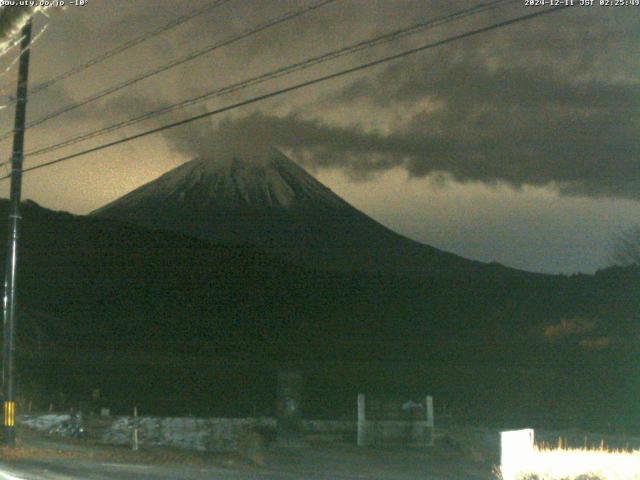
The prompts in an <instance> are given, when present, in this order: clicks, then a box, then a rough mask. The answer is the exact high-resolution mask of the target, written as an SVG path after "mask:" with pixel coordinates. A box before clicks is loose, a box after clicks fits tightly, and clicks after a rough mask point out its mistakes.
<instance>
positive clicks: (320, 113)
mask: <svg viewBox="0 0 640 480" xmlns="http://www.w3.org/2000/svg"><path fill="white" fill-rule="evenodd" d="M573 11H575V14H574V13H565V14H557V16H556V17H554V18H551V19H546V20H545V21H542V20H538V21H536V22H532V23H528V24H525V25H520V26H519V27H518V28H510V29H504V30H498V31H497V32H496V33H495V34H492V35H491V36H489V35H487V36H483V37H482V38H480V37H478V38H476V39H473V40H471V41H465V42H460V43H455V44H452V45H450V46H447V47H444V48H440V49H436V50H434V51H431V52H429V53H428V54H422V55H418V56H415V57H412V58H409V59H407V60H404V61H402V62H398V63H394V64H390V65H389V66H388V67H387V68H385V69H382V70H378V71H377V72H375V74H368V75H365V76H363V77H360V78H359V79H357V80H355V81H352V82H351V83H349V84H347V85H346V86H343V87H342V88H341V89H338V90H334V91H333V92H330V93H325V96H324V98H323V100H321V101H320V102H317V103H315V104H313V105H311V106H308V105H307V106H305V107H304V109H300V110H297V111H298V113H289V114H284V115H282V114H280V115H278V114H275V113H267V112H266V111H263V113H255V112H254V113H250V114H244V116H233V117H227V118H225V119H224V120H222V121H218V120H217V119H212V120H205V121H200V122H197V123H194V124H189V125H186V126H184V127H180V128H178V129H173V130H168V131H166V132H164V134H163V135H164V137H165V138H166V139H167V140H168V141H169V142H170V144H171V145H172V147H173V148H174V149H175V150H176V151H177V152H180V153H181V154H184V155H185V156H187V157H196V156H199V157H202V156H216V155H221V154H229V153H236V154H242V153H243V152H244V153H251V152H254V151H257V150H261V149H263V148H265V147H266V146H267V145H275V146H279V147H282V148H286V149H289V150H290V151H292V152H293V153H294V155H296V157H297V159H298V160H300V161H302V162H304V163H307V164H309V165H312V166H314V167H317V168H323V167H338V168H343V169H345V170H346V171H347V172H349V173H350V174H352V176H354V177H357V178H369V177H370V176H371V175H374V174H375V173H377V172H381V171H385V170H388V169H391V168H397V167H401V168H404V169H405V170H406V171H407V172H408V174H409V175H410V176H412V177H425V176H429V175H434V174H437V175H441V174H446V175H445V176H446V177H448V178H453V179H456V180H458V181H462V182H467V181H481V182H485V183H488V184H495V183H507V184H510V185H513V186H516V187H520V186H523V185H536V186H546V185H554V186H556V187H557V188H559V189H560V191H561V192H563V193H566V194H586V195H591V196H609V197H626V198H631V199H638V198H640V163H639V162H638V161H637V159H638V154H639V153H640V148H639V146H640V142H638V141H637V132H638V129H639V127H640V108H639V107H640V81H639V80H638V78H637V67H638V66H640V65H638V60H635V61H634V60H629V59H628V58H627V56H625V55H622V54H620V53H619V52H617V51H616V53H615V54H612V53H611V51H610V50H609V48H610V47H611V46H612V45H618V46H619V48H622V49H624V48H627V47H629V46H630V45H632V44H634V39H637V38H636V37H637V36H638V35H637V33H633V32H634V30H633V28H631V27H632V26H633V25H636V26H637V23H638V20H637V19H633V18H632V19H629V18H628V16H624V15H621V14H619V13H616V14H609V13H605V12H603V13H602V14H601V15H593V14H589V13H588V12H586V11H584V10H580V9H573ZM520 13H521V12H520ZM346 18H347V21H352V19H351V17H350V16H348V15H347V17H346ZM349 19H351V20H349ZM309 21H310V20H309ZM316 21H318V25H320V26H322V25H324V22H323V21H319V20H318V19H317V18H316ZM559 26H565V27H567V28H566V29H562V30H560V29H559ZM629 36H631V38H629ZM284 43H286V42H284ZM585 45H588V47H589V48H586V47H585ZM281 46H282V44H281ZM255 48H256V50H255V51H252V54H255V52H256V51H257V52H260V51H261V48H265V47H264V46H261V47H260V48H258V46H257V44H256V47H255ZM181 86H182V87H183V88H186V87H185V85H184V84H181ZM196 88H197V86H195V85H193V86H191V87H188V89H196ZM162 105H163V100H162V99H159V98H156V99H154V100H153V101H151V100H149V95H148V94H147V95H145V93H144V92H139V94H137V95H135V96H130V97H129V98H125V99H122V100H119V101H112V102H110V104H109V105H108V107H107V108H106V110H107V111H109V112H110V114H111V115H113V116H116V115H121V114H122V113H123V112H125V111H126V112H127V113H128V114H129V115H128V116H132V115H131V114H135V113H141V112H144V111H148V110H152V109H155V108H158V107H160V106H162ZM421 105H428V107H427V106H425V107H424V108H422V107H420V106H421ZM345 106H346V107H348V108H352V110H353V112H354V116H353V118H351V117H349V114H348V113H347V114H345V118H344V121H341V122H340V123H339V124H338V123H336V122H335V121H332V120H330V119H331V118H332V117H331V116H330V115H329V116H327V113H330V112H331V110H332V109H335V108H342V109H344V108H345ZM259 108H262V107H259ZM299 108H302V107H299ZM361 109H362V110H361ZM366 109H370V110H371V111H373V112H376V113H375V115H377V116H378V117H379V118H377V119H376V120H378V122H377V123H379V124H381V125H385V130H384V132H385V133H381V132H380V131H375V130H371V129H365V128H363V127H361V126H360V125H359V123H358V121H359V120H360V119H361V116H362V114H361V113H360V114H358V112H359V111H366ZM199 111H204V107H201V108H200V110H199ZM289 111H292V110H291V109H289ZM293 111H296V110H293ZM193 113H194V111H193V110H190V113H173V114H172V115H171V116H170V117H171V118H169V117H167V116H164V117H162V119H161V120H160V121H159V122H157V123H163V122H164V123H167V122H168V121H169V120H172V119H176V118H184V116H187V115H189V114H193ZM394 115H395V116H396V117H397V116H398V115H399V116H400V117H401V118H402V121H401V123H400V124H397V125H393V124H391V122H392V120H391V119H393V118H395V117H394ZM374 123H375V122H374Z"/></svg>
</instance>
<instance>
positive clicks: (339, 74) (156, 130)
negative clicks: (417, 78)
mask: <svg viewBox="0 0 640 480" xmlns="http://www.w3.org/2000/svg"><path fill="white" fill-rule="evenodd" d="M568 7H569V5H561V6H557V7H552V8H550V9H547V10H541V11H537V12H534V13H530V14H527V15H521V16H519V17H515V18H512V19H509V20H504V21H502V22H498V23H494V24H491V25H489V26H487V27H482V28H478V29H476V30H471V31H468V32H465V33H461V34H458V35H455V36H452V37H448V38H445V39H443V40H439V41H437V42H433V43H429V44H426V45H421V46H419V47H415V48H411V49H409V50H404V51H402V52H400V53H396V54H393V55H389V56H386V57H383V58H380V59H378V60H374V61H371V62H367V63H362V64H360V65H357V66H355V67H351V68H347V69H345V70H341V71H338V72H335V73H331V74H328V75H324V76H321V77H318V78H315V79H312V80H307V81H305V82H301V83H298V84H295V85H292V86H289V87H285V88H281V89H279V90H275V91H273V92H269V93H266V94H263V95H258V96H255V97H252V98H250V99H247V100H243V101H241V102H237V103H234V104H232V105H228V106H226V107H222V108H218V109H216V110H211V111H209V112H205V113H202V114H199V115H194V116H192V117H189V118H186V119H184V120H180V121H177V122H173V123H170V124H167V125H163V126H161V127H157V128H153V129H151V130H147V131H144V132H141V133H137V134H135V135H131V136H129V137H126V138H122V139H119V140H115V141H113V142H108V143H104V144H102V145H99V146H97V147H93V148H89V149H86V150H83V151H81V152H77V153H74V154H71V155H66V156H63V157H60V158H57V159H54V160H51V161H48V162H45V163H41V164H39V165H35V166H33V167H29V168H25V169H24V170H23V172H30V171H33V170H38V169H40V168H44V167H48V166H51V165H55V164H57V163H61V162H65V161H68V160H71V159H74V158H78V157H81V156H84V155H87V154H89V153H95V152H98V151H101V150H104V149H107V148H110V147H113V146H116V145H120V144H122V143H126V142H130V141H132V140H136V139H138V138H142V137H146V136H149V135H153V134H155V133H159V132H162V131H164V130H168V129H170V128H174V127H178V126H181V125H185V124H187V123H191V122H194V121H196V120H200V119H203V118H207V117H212V116H214V115H219V114H221V113H224V112H228V111H230V110H234V109H236V108H239V107H244V106H246V105H251V104H253V103H257V102H261V101H263V100H267V99H269V98H273V97H276V96H279V95H283V94H285V93H289V92H293V91H295V90H300V89H302V88H306V87H309V86H312V85H316V84H318V83H321V82H325V81H328V80H333V79H335V78H339V77H343V76H346V75H349V74H352V73H355V72H359V71H361V70H365V69H368V68H372V67H375V66H378V65H381V64H384V63H387V62H390V61H394V60H399V59H401V58H404V57H407V56H409V55H413V54H416V53H419V52H422V51H425V50H429V49H432V48H436V47H439V46H442V45H446V44H448V43H452V42H455V41H458V40H462V39H464V38H468V37H472V36H475V35H480V34H482V33H486V32H489V31H492V30H496V29H498V28H502V27H506V26H509V25H513V24H515V23H519V22H523V21H526V20H531V19H533V18H537V17H540V16H542V15H547V14H549V13H554V12H558V11H561V10H564V9H565V8H568ZM6 178H9V177H8V176H4V177H0V180H5V179H6Z"/></svg>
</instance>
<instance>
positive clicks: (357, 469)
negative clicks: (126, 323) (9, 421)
mask: <svg viewBox="0 0 640 480" xmlns="http://www.w3.org/2000/svg"><path fill="white" fill-rule="evenodd" d="M254 461H255V459H254ZM76 479H77V480H103V479H104V480H106V479H115V480H129V479H131V480H133V479H135V480H138V479H150V480H169V479H171V480H179V479H184V480H204V479H207V480H209V479H213V480H215V479H220V480H250V479H251V480H281V479H282V480H298V479H310V480H378V479H380V480H382V479H384V480H417V479H419V480H494V479H495V476H494V475H493V474H492V465H491V461H490V460H487V459H484V461H472V460H471V459H470V458H468V457H466V458H465V456H461V455H460V454H459V453H456V452H455V449H453V448H451V447H450V446H444V445H443V446H442V447H440V448H438V447H435V448H432V449H411V448H400V447H398V448H394V449H389V448H385V449H383V448H364V449H362V448H358V447H356V446H355V445H351V444H345V443H340V444H331V443H322V444H314V445H310V444H306V445H305V446H300V447H282V446H276V445H273V444H272V445H268V446H264V447H263V448H262V449H261V452H260V455H259V465H256V464H255V463H252V462H251V461H249V460H247V459H246V458H243V457H241V456H239V455H237V454H213V453H201V454H200V453H197V452H189V451H186V450H177V449H168V448H167V449H159V448H148V449H144V450H141V451H139V452H132V451H131V450H130V449H127V448H124V447H113V446H106V445H101V444H96V443H90V442H87V441H80V440H76V441H74V440H67V439H61V438H57V437H52V436H49V435H43V434H39V433H35V432H33V431H29V430H26V429H25V430H24V431H22V432H21V435H20V446H19V448H16V449H6V448H4V447H0V480H76Z"/></svg>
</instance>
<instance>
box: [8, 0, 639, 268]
mask: <svg viewBox="0 0 640 480" xmlns="http://www.w3.org/2000/svg"><path fill="white" fill-rule="evenodd" d="M211 3H214V1H213V0H197V1H196V0H190V1H175V0H118V1H113V0H89V1H88V4H87V5H86V6H84V7H69V8H67V9H66V10H64V11H56V12H51V11H50V12H49V18H46V17H44V16H42V15H40V16H39V17H38V18H37V21H36V25H35V30H36V31H37V32H40V31H42V29H43V27H44V26H45V24H46V30H45V31H43V32H42V33H41V35H40V36H39V37H38V39H37V41H36V43H35V45H34V47H33V50H32V63H31V78H30V84H31V85H32V86H34V85H38V84H39V83H41V82H43V81H46V80H48V79H49V78H51V77H52V76H55V75H57V74H60V73H63V72H65V71H67V70H69V69H70V68H72V67H73V66H75V65H78V64H82V63H83V62H87V61H89V60H91V59H93V58H95V57H96V56H98V55H99V54H101V53H102V52H105V51H108V50H110V49H113V48H115V47H117V46H119V45H121V44H123V43H124V42H126V41H127V40H130V39H133V38H135V37H137V36H139V35H140V34H143V33H145V32H149V31H152V30H154V29H155V28H157V27H159V26H161V25H164V24H166V23H167V22H169V21H171V20H172V19H175V18H177V17H179V16H181V15H184V14H186V13H188V12H190V11H192V10H195V9H198V8H201V7H202V6H204V5H207V4H211ZM312 3H314V2H313V1H309V0H305V1H303V0H299V1H286V0H259V1H258V0H229V1H227V2H225V3H224V4H223V5H221V6H220V7H219V8H217V9H215V10H212V11H210V12H208V13H207V14H205V15H201V16H199V17H197V18H195V19H193V20H190V21H188V22H185V23H183V24H182V25H180V26H179V27H177V28H175V29H173V30H171V31H170V32H165V33H163V34H162V35H159V36H156V37H154V38H152V39H150V40H148V41H146V42H144V43H141V44H140V45H138V46H136V47H134V48H131V49H129V50H127V51H126V53H123V54H120V55H116V56H114V57H112V58H110V59H109V60H107V61H104V62H101V63H100V64H98V65H96V66H94V67H92V68H88V69H86V70H84V71H83V72H82V73H80V74H78V75H75V76H73V77H70V78H68V79H66V80H65V81H64V82H61V83H58V84H56V85H55V86H53V87H51V88H49V89H47V90H45V91H43V92H41V93H38V94H34V95H32V96H31V98H30V99H29V110H28V120H29V121H33V120H37V119H39V118H41V117H42V116H43V115H46V114H47V113H50V112H52V111H56V110H58V109H60V108H62V107H64V106H66V105H69V104H72V103H74V102H77V101H79V100H82V99H83V98H85V97H87V96H89V95H92V94H95V93H96V92H100V91H102V90H105V89H107V88H109V87H112V86H114V85H117V84H119V83H122V82H124V81H127V80H128V79H131V78H134V77H136V76H138V75H140V74H143V73H144V72H147V71H149V70H151V69H154V68H156V67H159V66H161V65H164V64H167V63H168V62H171V61H172V60H174V59H176V58H179V57H181V56H183V55H186V54H189V53H191V52H194V51H196V50H199V49H202V48H204V47H206V46H208V45H212V44H214V43H216V42H219V41H221V40H224V39H226V38H230V37H233V36H234V35H237V34H238V33H239V32H242V31H244V30H246V29H249V28H252V27H254V26H256V25H258V24H261V23H264V22H267V21H269V20H271V19H274V18H277V17H279V16H281V15H283V14H285V13H286V12H289V11H294V10H298V9H300V8H302V7H304V6H305V5H310V4H312ZM480 3H482V2H479V1H471V0H460V1H449V0H446V1H444V0H433V1H427V0H422V1H401V0H337V1H335V2H333V3H331V4H329V5H326V6H324V7H322V8H319V9H317V10H315V11H312V12H309V13H307V14H305V15H304V16H301V17H299V18H296V19H294V20H291V21H289V22H285V23H282V24H280V25H279V26H277V27H274V28H271V29H268V30H266V31H264V32H262V33H260V34H257V35H254V36H252V37H250V38H246V39H244V40H242V41H239V42H236V43H234V44H233V45H230V46H228V47H224V48H220V49H218V50H216V51H214V52H211V53H209V54H207V55H203V56H201V57H200V58H198V59H197V60H194V61H190V62H186V63H184V64H183V65H181V66H179V67H177V68H173V69H170V70H167V71H165V72H163V73H161V74H158V75H154V76H153V77H151V78H148V79H146V80H144V81H141V82H138V83H135V84H134V85H131V86H129V87H127V88H125V89H122V90H120V91H118V92H116V93H115V94H112V95H108V96H105V97H104V98H103V99H101V100H100V101H98V102H93V103H90V104H88V105H86V106H84V107H83V108H79V109H75V110H73V111H70V112H68V113H67V114H65V115H61V116H59V117H57V118H55V119H54V120H51V121H49V122H46V123H43V124H42V125H40V126H38V127H34V128H32V129H30V130H28V132H27V140H26V142H27V151H31V150H34V149H37V148H39V147H43V146H48V145H50V144H52V143H56V142H59V141H61V140H65V139H67V138H72V137H74V136H77V135H80V134H83V133H85V132H90V131H93V130H95V129H98V128H101V127H104V126H108V125H111V124H113V123H117V122H120V121H123V120H126V119H128V118H131V117H133V116H137V115H140V114H143V113H145V112H148V111H150V110H154V109H157V108H162V107H164V106H166V105H169V104H172V103H175V102H179V101H182V100H185V99H188V98H191V97H195V96H197V95H201V94H203V93H206V92H208V91H211V90H214V89H216V88H220V87H224V86H226V85H230V84H233V83H236V82H239V81H242V80H245V79H249V78H252V77H255V76H257V75H260V74H262V73H266V72H269V71H272V70H274V69H277V68H279V67H282V66H286V65H289V64H292V63H295V62H299V61H302V60H304V59H307V58H310V57H312V56H314V55H320V54H322V53H325V52H330V51H332V50H335V49H338V48H340V47H343V46H345V45H349V44H351V43H354V42H357V41H360V40H366V39H368V38H371V37H373V36H376V35H380V34H383V33H385V32H389V31H393V30H394V29H397V28H401V27H405V26H409V25H412V24H416V23H420V22H424V21H427V20H430V19H434V18H438V17H440V16H442V15H446V14H449V13H451V12H455V11H457V10H461V9H465V8H469V7H471V6H474V5H477V4H480ZM539 8H541V7H528V6H526V5H525V1H524V0H522V1H519V2H511V3H510V4H509V5H506V6H502V7H501V8H498V9H496V10H493V11H491V12H487V13H483V14H480V15H475V16H471V17H467V18H464V19H462V20H459V21H456V22H451V23H448V24H446V25H442V26H439V27H437V28H433V29H430V30H427V31H423V32H421V33H419V34H416V35H412V36H409V37H405V38H402V39H401V40H399V41H397V42H393V43H389V44H385V45H382V46H378V47H375V48H372V49H368V50H365V51H361V52H358V53H357V54H356V55H353V56H346V57H342V58H339V59H337V60H335V61H333V62H328V63H326V64H322V65H318V66H316V67H314V68H311V69H308V70H305V71H303V72H298V73H296V74H293V75H290V76H286V77H282V78H278V79H275V80H272V81H270V82H266V83H263V84H260V85H257V86H254V87H251V88H249V89H245V90H240V91H236V92H233V93H231V94H227V95H224V96H221V97H219V98H215V99H212V100H208V101H207V102H204V103H199V104H196V105H193V106H191V107H189V108H186V109H183V110H179V111H174V112H172V113H170V114H167V115H163V116H161V117H159V118H156V119H151V120H148V121H146V122H142V123H139V124H136V125H134V126H130V127H127V128H125V129H121V130H118V131H115V132H112V133H110V134H109V135H105V136H101V137H99V138H95V139H92V140H90V141H86V142H84V143H79V144H76V145H73V146H70V147H68V148H66V149H60V150H57V151H55V152H53V153H50V154H46V155H41V156H33V157H31V158H27V159H26V165H27V166H30V165H35V164H36V163H40V162H43V161H46V160H51V159H54V158H56V157H58V156H60V155H65V154H69V153H74V152H76V151H79V150H81V149H84V148H88V147H91V146H95V145H98V144H101V143H104V142H106V141H110V140H115V139H118V138H121V137H123V136H126V135H130V134H133V133H136V132H140V131H143V130H145V129H148V128H151V127H155V126H158V125H162V124H164V123H168V122H171V121H173V120H176V119H181V118H185V117H188V116H191V115H193V114H195V113H200V112H204V111H207V110H213V109H216V108H219V107H222V106H225V105H229V104H232V103H234V102H237V101H241V100H243V99H246V98H249V97H252V96H254V95H256V94H260V93H266V92H269V91H272V90H274V89H277V88H281V87H284V86H287V85H291V84H294V83H297V82H299V81H302V80H305V79H310V78H314V77H316V76H319V75H323V74H327V73H331V72H334V71H337V70H340V69H343V68H346V67H349V66H352V65H355V64H358V63H362V62H366V61H370V60H373V59H376V58H380V57H383V56H385V55H389V54H392V53H396V52H400V51H403V50H406V49H409V48H413V47H416V46H420V45H423V44H428V43H430V42H434V41H437V40H441V39H444V38H447V37H449V36H451V35H456V34H460V33H463V32H465V31H468V30H472V29H476V28H480V27H483V26H486V25H490V24H492V23H495V22H498V21H501V20H505V19H508V18H512V17H516V16H519V15H523V14H527V13H533V12H534V11H536V9H539ZM639 43H640V7H609V8H607V7H600V6H593V7H574V8H570V9H566V10H564V11H561V12H557V13H553V14H550V15H545V16H542V17H539V18H537V19H534V20H531V21H528V22H524V23H518V24H515V25H511V26H509V27H506V28H502V29H499V30H494V31H491V32H488V33H485V34H482V35H479V36H476V37H472V38H468V39H464V40H461V41H458V42H454V43H449V44H447V45H443V46H441V47H438V48H436V49H431V50H427V51H424V52H422V53H418V54H416V55H412V56H409V57H405V58H404V59H402V60H399V61H395V62H391V63H388V64H385V65H382V66H378V67H375V68H373V69H369V70H366V71H362V72H359V73H357V74H355V75H351V76H348V77H343V78H341V79H338V80H332V81H330V82H326V83H323V84H321V85H316V86H313V87H310V88H308V89H304V90H299V91H297V92H294V93H291V94H287V95H283V96H280V97H276V98H273V99H270V100H268V101H265V102H261V103H258V104H254V105H251V106H247V107H242V108H239V109H236V110H233V111H231V112H228V113H225V114H223V115H221V116H215V117H211V118H209V119H205V120H201V121H198V122H197V123H191V124H188V125H185V126H182V127H179V128H177V129H175V130H170V131H166V132H164V133H163V134H158V135H154V136H150V137H146V138H144V139H140V140H136V141H133V142H129V143H126V144H123V145H120V146H117V147H114V148H111V149H108V150H104V151H101V152H99V153H95V154H91V155H87V156H84V157H81V158H78V159H75V160H71V161H69V162H65V163H63V164H60V165H58V166H55V167H51V168H46V169H42V170H37V171H34V172H33V173H29V174H27V175H25V179H24V196H25V198H31V199H33V200H35V201H37V202H38V203H40V204H42V205H43V206H45V207H48V208H52V209H56V210H67V211H71V212H73V213H81V214H82V213H88V212H90V211H92V210H93V209H95V208H98V207H100V206H102V205H103V204H105V203H107V202H109V201H111V200H113V199H115V198H117V197H119V196H121V195H123V194H125V193H127V192H128V191H130V190H132V189H134V188H136V187H137V186H139V185H141V184H143V183H146V182H148V181H150V180H152V179H154V178H156V177H157V176H159V175H160V174H162V173H164V172H166V171H168V170H169V169H171V168H174V167H175V166H177V165H179V164H181V163H183V162H185V161H187V160H190V159H191V158H193V157H196V156H214V153H213V152H215V151H216V148H220V146H219V145H218V144H217V143H216V145H212V143H214V139H219V138H225V139H227V140H228V142H227V143H226V144H225V148H238V146H242V147H243V148H257V149H261V148H264V147H265V146H268V145H275V146H278V147H280V148H281V149H283V150H284V151H285V152H287V153H288V154H289V155H290V156H291V158H292V159H293V160H295V161H297V162H298V163H300V164H301V165H303V166H304V167H305V168H307V169H308V170H309V171H310V172H311V173H312V174H313V175H314V176H316V177H317V178H318V179H319V180H320V181H322V182H323V183H325V184H326V185H327V186H329V187H330V188H331V189H333V190H334V191H335V192H336V193H338V194H339V195H341V196H342V197H343V198H345V199H346V200H347V201H349V202H350V203H352V204H353V205H354V206H356V207H357V208H359V209H361V210H362V211H364V212H365V213H367V214H369V215H370V216H372V217H373V218H375V219H376V220H378V221H380V222H381V223H383V224H385V225H387V226H389V227H391V228H393V229H395V230H397V231H398V232H400V233H403V234H405V235H407V236H409V237H411V238H413V239H416V240H419V241H421V242H424V243H427V244H430V245H433V246H435V247H438V248H441V249H444V250H448V251H452V252H455V253H457V254H460V255H463V256H466V257H469V258H473V259H479V260H483V261H498V262H501V263H504V264H506V265H509V266H513V267H518V268H523V269H527V270H532V271H544V272H565V273H573V272H593V271H594V270H596V269H598V268H601V267H603V266H605V265H606V263H607V255H608V253H609V249H610V243H611V238H612V236H613V235H614V234H615V233H616V232H617V231H618V230H619V229H620V228H624V227H626V226H628V225H631V224H633V223H638V222H640V208H639V207H640V204H639V203H638V202H639V200H640V162H639V155H638V153H639V142H638V140H637V139H638V132H640V128H639V127H640V121H639V119H640V79H639V76H638V75H639V72H640V55H638V44H639ZM3 60H4V63H3V65H4V68H6V67H8V66H9V64H10V63H11V61H12V56H11V55H6V56H5V57H4V58H3ZM16 69H17V68H16V67H13V68H12V69H10V70H9V72H8V73H5V75H4V78H2V79H0V86H1V85H7V86H6V88H5V89H3V90H2V92H1V93H3V94H12V93H13V90H14V87H13V82H14V81H15V73H16V72H15V70H16ZM0 100H1V99H0ZM12 117H13V111H12V109H11V108H6V109H4V110H2V111H0V125H1V126H2V130H3V131H5V130H7V129H10V128H11V124H12V121H13V119H12ZM0 148H4V150H5V155H6V157H7V158H8V156H9V152H10V143H9V142H8V141H7V140H5V141H4V142H3V143H2V145H0ZM7 187H8V185H7V182H6V181H5V182H4V183H3V184H2V190H1V191H0V193H2V194H3V195H5V196H6V195H7V191H8V189H7Z"/></svg>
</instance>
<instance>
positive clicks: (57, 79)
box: [2, 0, 231, 138]
mask: <svg viewBox="0 0 640 480" xmlns="http://www.w3.org/2000/svg"><path fill="white" fill-rule="evenodd" d="M230 1H231V0H218V1H216V2H214V3H212V4H209V5H206V6H204V7H202V8H199V9H196V10H193V11H192V12H189V13H187V14H185V15H181V16H179V17H176V18H174V19H173V20H171V21H170V22H168V23H166V24H165V25H162V26H160V27H158V28H156V29H155V30H152V31H150V32H148V33H145V34H142V35H140V36H139V37H136V38H134V39H132V40H129V41H128V42H125V43H123V44H122V45H120V46H118V47H116V48H114V49H112V50H109V51H107V52H105V53H102V54H101V55H98V56H97V57H95V58H93V59H91V60H89V61H87V62H85V63H83V64H80V65H77V66H75V67H73V68H71V69H70V70H67V71H66V72H63V73H61V74H60V75H58V76H56V77H53V78H51V79H49V80H46V81H44V82H42V83H40V84H38V85H36V86H34V87H33V88H31V89H29V94H35V93H39V92H42V91H43V90H46V89H47V88H49V87H51V86H52V85H55V84H56V83H58V82H61V81H62V80H66V79H67V78H69V77H72V76H74V75H76V74H78V73H80V72H82V71H83V70H86V69H88V68H90V67H92V66H94V65H97V64H99V63H102V62H104V61H105V60H107V59H109V58H111V57H113V56H115V55H117V54H119V53H122V52H124V51H126V50H129V49H130V48H133V47H135V46H136V45H139V44H141V43H143V42H145V41H146V40H149V39H150V38H153V37H156V36H158V35H160V34H162V33H164V32H167V31H169V30H172V29H174V28H176V27H177V26H179V25H181V24H183V23H185V22H187V21H189V20H191V19H193V18H196V17H199V16H201V15H204V14H206V13H208V12H210V11H212V10H215V9H216V8H218V7H221V6H222V5H224V4H225V3H229V2H230ZM2 88H4V87H2ZM15 102H16V100H15V99H11V100H10V101H9V102H8V103H6V104H5V106H9V105H13V104H14V103H15ZM2 138H6V137H4V136H3V137H2Z"/></svg>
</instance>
